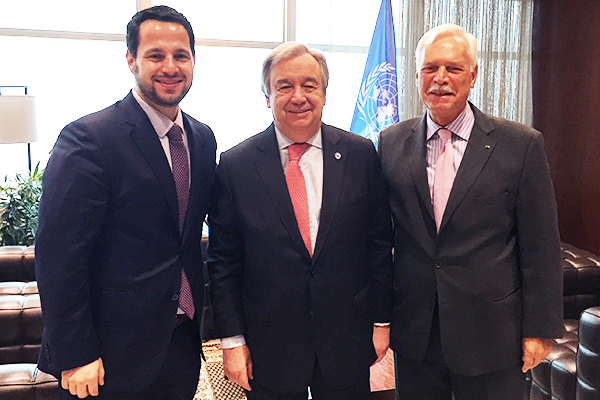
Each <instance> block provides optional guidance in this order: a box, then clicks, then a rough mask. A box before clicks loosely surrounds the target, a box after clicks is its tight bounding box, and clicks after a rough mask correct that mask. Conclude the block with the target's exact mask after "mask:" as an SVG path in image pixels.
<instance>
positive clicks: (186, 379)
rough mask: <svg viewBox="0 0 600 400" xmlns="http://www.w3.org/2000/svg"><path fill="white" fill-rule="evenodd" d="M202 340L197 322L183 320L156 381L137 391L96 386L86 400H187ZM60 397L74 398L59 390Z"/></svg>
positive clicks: (195, 376)
mask: <svg viewBox="0 0 600 400" xmlns="http://www.w3.org/2000/svg"><path fill="white" fill-rule="evenodd" d="M201 351H202V342H201V340H200V330H199V328H198V322H197V321H196V318H195V317H194V320H192V321H190V320H189V319H187V320H186V321H185V322H183V323H181V324H180V325H178V326H176V327H175V328H174V329H173V336H172V337H171V344H170V346H169V350H168V352H167V358H166V359H165V363H164V364H163V366H162V370H161V373H160V376H159V377H158V380H157V381H156V382H155V383H153V384H152V385H151V386H150V387H149V388H148V389H146V390H144V391H141V392H126V393H124V392H108V391H105V390H103V389H104V388H103V387H102V386H100V394H99V396H97V397H92V396H88V397H87V398H88V399H90V400H191V399H192V398H193V397H194V395H195V394H196V389H197V387H198V379H199V377H200V360H201V358H200V354H201ZM60 398H61V400H73V399H78V397H77V396H72V395H71V394H70V393H69V391H67V390H63V389H61V390H60Z"/></svg>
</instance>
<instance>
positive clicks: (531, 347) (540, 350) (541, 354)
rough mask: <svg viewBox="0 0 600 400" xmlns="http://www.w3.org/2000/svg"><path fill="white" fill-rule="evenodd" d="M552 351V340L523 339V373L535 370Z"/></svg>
mask: <svg viewBox="0 0 600 400" xmlns="http://www.w3.org/2000/svg"><path fill="white" fill-rule="evenodd" d="M550 350H552V339H543V338H523V372H527V371H528V370H530V369H531V368H535V367H536V366H537V365H538V364H539V363H541V362H542V360H544V358H546V357H548V354H550Z"/></svg>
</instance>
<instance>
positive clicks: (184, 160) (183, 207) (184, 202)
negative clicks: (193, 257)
mask: <svg viewBox="0 0 600 400" xmlns="http://www.w3.org/2000/svg"><path fill="white" fill-rule="evenodd" d="M167 136H168V137H169V150H170V152H171V169H172V170H173V178H174V179H175V190H176V191H177V203H178V205H179V233H183V224H184V222H185V214H186V212H187V206H188V201H189V198H190V165H189V161H188V153H187V150H186V149H185V146H184V144H183V131H182V130H181V128H180V127H179V126H178V125H177V124H173V126H172V127H171V129H170V130H169V132H167ZM179 308H181V309H182V310H183V312H184V313H185V315H187V316H188V317H189V318H190V319H192V318H193V317H194V310H195V307H194V299H193V297H192V289H191V288H190V282H189V281H188V279H187V277H186V276H185V272H184V270H183V268H182V269H181V290H180V292H179Z"/></svg>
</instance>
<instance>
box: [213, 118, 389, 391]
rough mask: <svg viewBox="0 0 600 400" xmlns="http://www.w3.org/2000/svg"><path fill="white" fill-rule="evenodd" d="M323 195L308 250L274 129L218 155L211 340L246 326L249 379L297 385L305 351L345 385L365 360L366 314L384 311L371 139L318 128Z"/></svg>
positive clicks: (287, 387)
mask: <svg viewBox="0 0 600 400" xmlns="http://www.w3.org/2000/svg"><path fill="white" fill-rule="evenodd" d="M322 143H323V200H322V205H321V214H320V223H319V231H318V234H317V238H316V244H315V249H314V254H313V257H312V258H311V257H310V255H309V253H308V251H307V249H306V247H305V246H304V243H303V241H302V237H301V235H300V232H299V230H298V226H297V223H296V218H295V216H294V210H293V207H292V203H291V200H290V196H289V194H288V189H287V186H286V183H285V176H284V171H283V168H282V166H281V159H280V156H279V148H278V145H277V139H276V135H275V129H274V127H273V125H271V126H270V127H269V128H268V129H267V130H266V131H264V132H262V133H260V134H258V135H256V136H254V137H252V138H250V139H248V140H246V141H245V142H243V143H241V144H239V145H238V146H236V147H234V148H233V149H231V150H229V151H226V152H225V153H223V154H222V155H221V161H220V163H219V167H218V168H217V177H216V179H215V182H216V185H215V186H216V189H215V195H216V201H215V203H214V204H215V207H214V209H213V210H212V211H211V213H210V215H209V225H210V240H209V273H210V278H211V294H212V297H211V298H212V301H213V307H214V318H215V328H216V330H217V335H218V336H219V337H230V336H234V335H245V338H246V341H247V344H248V347H249V349H250V353H251V357H252V362H253V374H254V380H255V382H257V383H258V384H259V385H260V386H262V387H265V388H267V389H269V390H271V391H275V392H279V393H298V392H301V391H302V390H305V389H306V387H307V386H308V384H309V382H310V380H311V378H312V371H313V367H314V363H315V356H316V357H317V358H318V361H319V365H320V367H321V370H322V372H323V375H324V377H325V380H326V381H327V382H328V384H329V385H331V386H332V387H335V388H344V387H347V386H350V385H353V384H355V383H356V382H357V380H358V379H360V377H363V376H364V375H365V374H367V373H368V368H369V365H370V364H371V363H372V362H373V361H375V351H374V348H373V344H372V335H373V323H374V322H377V321H379V322H387V321H389V318H390V313H391V274H392V264H391V220H390V214H389V207H388V202H387V196H386V190H385V184H384V181H383V177H382V174H381V166H380V163H379V158H378V157H377V153H376V152H375V148H374V147H373V144H372V143H371V142H370V141H368V140H366V139H364V138H361V137H359V136H357V135H354V134H351V133H348V132H344V131H342V130H340V129H337V128H334V127H331V126H328V125H325V124H323V125H322Z"/></svg>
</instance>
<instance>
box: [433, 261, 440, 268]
mask: <svg viewBox="0 0 600 400" xmlns="http://www.w3.org/2000/svg"><path fill="white" fill-rule="evenodd" d="M433 265H435V267H436V268H437V269H440V268H442V263H441V262H440V261H436V262H435V264H433Z"/></svg>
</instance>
